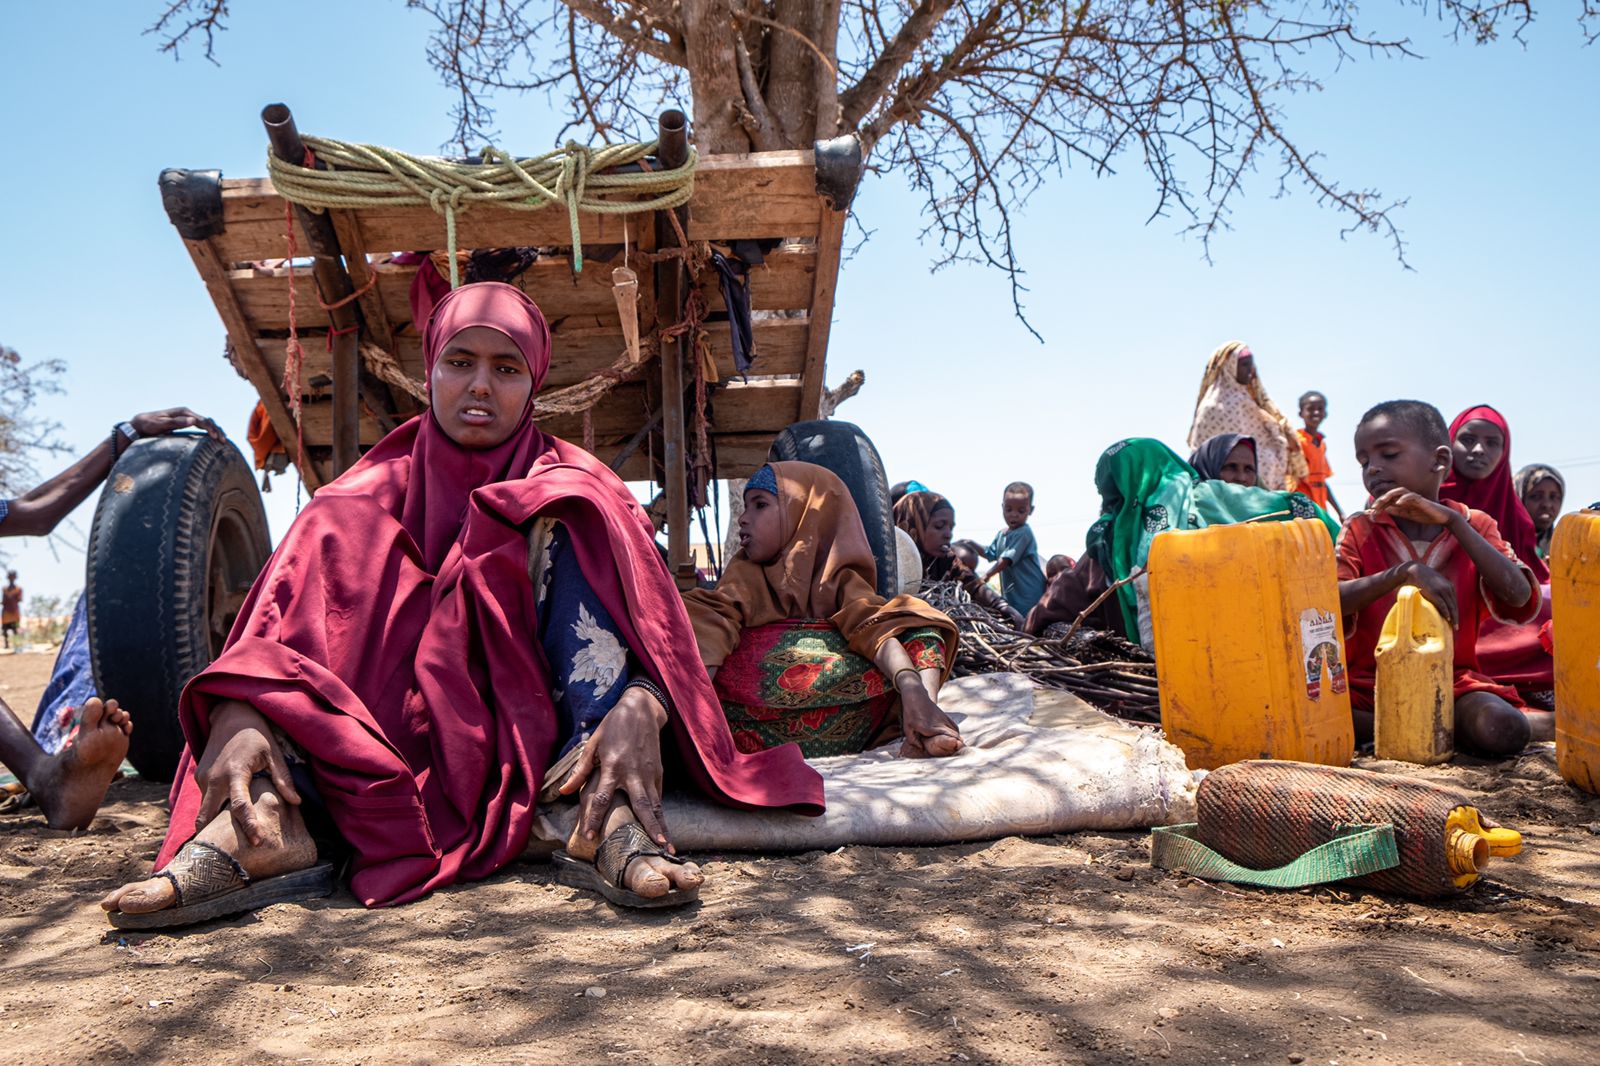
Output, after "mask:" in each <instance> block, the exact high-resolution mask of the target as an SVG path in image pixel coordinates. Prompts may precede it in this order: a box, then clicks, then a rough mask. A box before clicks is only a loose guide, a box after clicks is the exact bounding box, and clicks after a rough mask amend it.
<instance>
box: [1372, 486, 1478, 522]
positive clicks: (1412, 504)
mask: <svg viewBox="0 0 1600 1066" xmlns="http://www.w3.org/2000/svg"><path fill="white" fill-rule="evenodd" d="M1372 510H1373V511H1374V512H1375V513H1380V512H1383V511H1388V512H1389V513H1390V514H1392V515H1394V517H1396V518H1405V519H1409V520H1411V521H1413V522H1418V523H1421V524H1422V525H1425V526H1448V525H1450V524H1451V523H1452V522H1454V521H1455V520H1456V518H1457V517H1458V516H1457V514H1456V512H1455V511H1452V510H1451V509H1450V508H1448V507H1446V506H1445V505H1444V504H1442V503H1440V502H1439V501H1438V500H1430V499H1428V498H1427V497H1426V496H1420V495H1418V494H1417V493H1415V492H1412V491H1411V490H1410V489H1398V488H1397V489H1390V490H1389V491H1388V492H1386V493H1384V494H1383V495H1382V496H1379V497H1378V498H1377V499H1376V500H1375V501H1373V504H1372Z"/></svg>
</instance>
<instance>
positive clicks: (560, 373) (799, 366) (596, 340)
mask: <svg viewBox="0 0 1600 1066" xmlns="http://www.w3.org/2000/svg"><path fill="white" fill-rule="evenodd" d="M810 329H811V323H810V320H809V319H806V318H774V319H762V320H759V321H757V322H756V323H755V329H754V331H753V336H754V339H755V350H756V360H755V364H754V365H753V366H752V367H751V372H752V373H754V374H759V375H761V376H763V377H767V376H775V375H777V376H783V375H793V376H796V377H798V376H799V375H800V374H801V372H802V371H803V369H804V368H805V361H806V353H807V350H808V348H809V333H810ZM552 336H553V339H554V343H555V357H554V359H553V360H552V361H551V365H550V373H549V375H548V376H547V377H546V378H545V383H544V388H545V390H546V391H549V390H550V389H560V388H565V387H566V386H568V385H575V384H577V383H578V382H580V381H582V380H584V379H585V378H587V377H588V376H589V375H591V374H593V373H594V372H595V371H597V370H603V369H605V368H606V367H608V366H610V365H611V364H612V362H613V361H615V360H616V358H617V356H618V355H620V354H621V353H622V346H623V340H622V327H621V326H620V325H618V324H617V322H616V320H615V319H614V318H613V319H612V321H611V322H609V323H607V324H605V325H594V324H585V323H576V322H574V321H573V320H572V319H568V320H566V321H565V322H562V323H559V324H558V325H557V327H556V329H555V330H553V331H552ZM707 336H708V337H709V338H710V340H711V354H712V357H713V359H715V361H716V365H717V373H718V374H719V375H720V377H721V380H723V381H729V382H731V381H734V380H736V374H737V371H736V370H735V368H734V365H733V340H732V338H731V336H730V334H729V331H728V325H727V323H725V322H713V323H710V324H709V325H708V326H707ZM256 340H257V345H258V347H259V349H260V351H261V353H262V356H263V358H264V359H265V361H266V365H267V368H268V369H269V370H270V371H271V372H272V373H274V374H276V375H277V378H275V379H274V380H280V381H281V380H282V378H283V360H284V344H285V342H284V340H283V338H281V337H258V338H257V339H256ZM396 343H397V345H398V347H399V349H400V351H399V359H400V365H401V367H402V368H403V369H404V370H405V372H406V373H407V374H410V375H411V376H412V377H413V378H417V379H419V380H420V379H421V377H422V341H421V339H420V338H418V337H416V336H414V335H412V334H411V333H410V332H409V331H408V332H406V333H403V334H401V336H400V338H399V340H398V341H397V342H396ZM300 344H301V346H302V347H303V348H304V349H305V353H306V354H305V362H304V363H303V364H302V367H303V370H302V374H301V380H302V381H303V382H306V383H307V384H308V385H309V383H310V382H311V381H312V380H314V379H315V378H316V377H317V376H318V375H330V376H331V366H332V363H331V361H330V360H329V357H328V345H327V333H326V331H324V330H309V331H307V330H302V331H301V332H300ZM402 410H404V408H402Z"/></svg>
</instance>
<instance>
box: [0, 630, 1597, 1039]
mask: <svg viewBox="0 0 1600 1066" xmlns="http://www.w3.org/2000/svg"><path fill="white" fill-rule="evenodd" d="M33 658H39V659H46V658H47V657H44V656H37V657H35V656H0V696H4V697H5V699H6V700H7V701H8V702H9V703H10V704H11V705H12V706H13V707H16V708H19V709H20V708H30V709H31V707H32V706H33V700H35V699H36V698H37V692H38V690H39V688H40V687H42V685H43V680H44V677H43V673H41V672H38V671H30V670H29V668H30V667H32V666H34V665H35V664H33V663H32V662H31V661H25V660H32V659H33ZM1368 765H1373V766H1375V767H1376V768H1386V767H1384V766H1383V765H1382V764H1370V763H1369V764H1368ZM1421 776H1425V777H1429V778H1433V779H1436V780H1442V781H1449V782H1451V783H1453V784H1455V785H1458V786H1461V787H1463V788H1465V789H1467V790H1469V791H1471V792H1473V793H1474V794H1476V795H1479V796H1481V801H1482V807H1483V809H1484V810H1485V811H1486V812H1488V813H1489V814H1491V815H1492V816H1493V817H1495V818H1497V819H1499V820H1501V821H1502V822H1504V823H1505V824H1507V825H1510V826H1512V827H1514V828H1518V829H1521V830H1522V831H1523V833H1524V834H1525V836H1526V839H1527V849H1526V851H1525V852H1524V854H1523V855H1522V856H1521V857H1520V858H1518V859H1514V860H1510V861H1507V862H1504V863H1501V864H1497V865H1496V866H1495V868H1494V871H1493V874H1492V876H1490V877H1488V878H1486V879H1485V880H1484V881H1482V882H1480V883H1479V885H1478V886H1477V887H1476V888H1475V889H1474V890H1473V891H1472V892H1471V893H1470V894H1468V895H1467V896H1465V897H1464V898H1462V899H1459V900H1455V901H1452V902H1449V903H1443V904H1418V903H1411V902H1406V901H1402V900H1397V899H1390V898H1385V897H1382V896H1377V895H1372V894H1369V893H1363V892H1358V891H1336V890H1331V889H1326V888H1322V889H1315V890H1307V891H1299V892H1268V891H1256V890H1252V889H1245V888H1238V887H1235V886H1230V885H1213V884H1205V883H1203V882H1200V881H1197V880H1194V879H1192V878H1187V877H1182V876H1177V875H1172V874H1168V873H1165V872H1162V871H1158V870H1153V869H1151V867H1150V866H1149V862H1148V836H1147V834H1144V833H1083V834H1075V835H1071V836H1057V837H1049V838H1044V839H1019V838H1015V837H1013V838H1009V839H1005V840H998V841H994V842H992V843H986V844H969V845H961V846H953V847H945V848H907V849H886V848H844V849H842V850H840V851H836V852H830V853H821V852H813V853H810V854H803V855H793V856H783V857H754V856H743V855H733V854H729V855H712V856H703V857H701V858H702V859H703V860H706V859H708V860H709V861H706V863H705V866H706V870H707V874H708V884H707V887H706V890H705V892H704V899H703V901H702V902H701V903H700V904H699V905H698V906H695V907H692V908H690V909H686V910H682V911H678V912H675V913H671V912H669V913H656V914H643V915H641V914H638V913H628V912H622V911H618V910H616V909H614V908H612V907H611V906H609V905H607V904H605V903H603V902H601V901H599V900H597V899H595V898H594V897H590V896H586V895H582V894H579V893H577V892H576V891H574V890H571V889H567V888H564V887H559V886H557V885H555V884H554V883H553V882H552V881H551V879H550V877H549V876H548V868H546V867H543V866H539V865H518V866H513V867H511V868H509V869H507V870H506V871H504V872H502V873H501V874H500V875H499V876H497V877H494V878H491V879H490V880H488V881H485V882H481V883H478V884H474V885H465V886H459V887H457V888H453V889H450V890H448V891H443V892H438V893H435V894H434V895H433V896H431V897H429V898H427V899H425V900H423V901H421V902H419V903H414V904H411V905H409V906H405V907H400V908H397V909H394V910H381V911H369V910H365V909H363V908H362V907H361V906H359V905H358V904H357V903H356V902H355V901H354V900H353V899H352V898H351V897H350V896H349V895H348V894H344V893H341V894H338V895H335V896H333V897H331V898H329V899H326V900H322V901H318V902H315V903H311V904H309V905H286V906H276V907H271V908H268V909H266V910H264V911H262V912H260V913H259V914H256V915H254V916H248V917H243V918H238V919H234V920H231V921H224V922H217V923H212V924H210V925H207V926H201V927H198V928H197V929H194V930H190V931H183V932H179V933H177V934H175V935H151V934H141V935H137V936H129V935H122V934H118V933H116V932H115V931H112V930H110V929H109V927H108V926H107V925H106V924H105V920H104V918H103V916H102V915H101V913H100V911H99V910H98V908H97V907H96V906H95V901H96V900H97V899H98V898H99V896H100V895H101V894H102V893H104V892H106V891H107V890H108V889H110V888H112V887H114V886H115V885H117V884H119V883H121V882H123V881H125V880H128V879H130V878H133V877H136V876H142V875H143V873H144V872H145V871H146V869H147V868H148V864H149V862H150V861H151V859H152V858H153V856H154V854H155V849H156V845H157V842H158V840H159V838H160V836H161V832H162V828H163V826H164V823H165V815H164V812H163V810H162V801H163V799H164V789H163V788H162V787H160V786H158V785H154V784H151V783H148V782H144V781H139V780H125V781H120V782H118V783H116V784H114V785H113V786H112V789H111V793H110V796H109V797H108V802H107V805H106V807H105V809H104V810H103V812H102V817H101V818H100V819H99V820H97V821H96V823H95V824H94V826H93V827H92V828H91V829H90V830H89V831H88V832H86V833H81V834H77V835H71V834H66V833H58V832H52V831H50V830H48V829H46V828H45V827H44V824H43V821H42V819H40V818H39V817H38V816H37V814H29V813H22V814H17V815H11V816H5V817H0V883H3V886H4V887H3V890H0V988H3V989H4V992H3V994H0V1040H3V1042H4V1046H5V1048H6V1050H7V1052H8V1057H9V1058H11V1059H13V1060H14V1061H20V1062H78V1061H86V1060H96V1061H120V1060H125V1059H155V1058H161V1059H176V1060H182V1061H186V1062H246V1061H252V1062H256V1061H264V1060H285V1061H301V1062H305V1061H313V1060H314V1061H323V1062H335V1063H360V1062H424V1061H425V1062H433V1061H446V1060H448V1061H466V1062H478V1061H484V1062H488V1061H528V1062H554V1061H561V1060H566V1061H577V1062H607V1061H617V1060H620V1061H624V1062H629V1063H645V1062H651V1063H653V1062H662V1063H675V1064H679V1063H684V1062H712V1063H720V1062H728V1063H734V1062H737V1063H747V1062H793V1061H822V1062H858V1061H862V1062H893V1063H900V1062H907V1063H910V1062H930V1061H947V1062H951V1061H953V1062H996V1063H1035V1062H1038V1061H1051V1062H1094V1063H1100V1062H1123V1061H1129V1062H1131V1061H1143V1060H1149V1059H1164V1060H1168V1061H1172V1062H1179V1063H1191V1062H1192V1063H1200V1062H1204V1063H1225V1062H1233V1063H1242V1062H1250V1063H1257V1062H1265V1063H1301V1062H1304V1063H1311V1064H1314V1066H1322V1064H1328V1066H1345V1064H1350V1063H1368V1062H1375V1063H1416V1064H1436V1063H1508V1064H1526V1063H1532V1064H1544V1066H1567V1064H1572V1066H1577V1064H1591V1063H1594V1062H1596V1061H1597V1057H1600V1052H1597V1050H1596V1049H1597V1048H1600V1038H1597V1030H1600V799H1596V798H1594V797H1589V796H1585V795H1583V794H1582V793H1579V792H1577V791H1576V790H1573V789H1571V788H1568V787H1567V786H1566V785H1565V784H1563V783H1562V782H1561V780H1560V778H1559V777H1558V776H1557V775H1556V773H1555V771H1554V766H1553V756H1552V754H1551V752H1550V751H1548V750H1536V751H1533V752H1531V753H1529V754H1526V755H1524V756H1523V757H1522V758H1520V759H1517V760H1515V761H1513V762H1510V763H1506V764H1503V765H1500V766H1483V765H1454V766H1447V767H1442V768H1439V769H1436V770H1427V771H1423V772H1422V774H1421Z"/></svg>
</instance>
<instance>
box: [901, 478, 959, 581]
mask: <svg viewBox="0 0 1600 1066" xmlns="http://www.w3.org/2000/svg"><path fill="white" fill-rule="evenodd" d="M940 511H949V512H950V517H951V519H952V520H953V519H954V518H955V513H956V509H955V506H954V505H953V504H952V503H951V502H950V501H949V500H947V499H945V498H944V497H943V496H941V495H939V494H938V493H937V492H931V491H929V490H927V489H920V490H918V491H915V492H908V493H906V494H905V495H904V496H902V497H900V501H899V502H898V503H896V504H895V505H894V524H895V525H897V526H899V527H900V528H901V529H903V530H905V531H906V532H907V533H909V534H911V539H912V540H913V541H914V542H915V543H916V545H917V554H918V555H920V556H921V557H922V573H923V575H924V576H926V577H930V578H933V579H935V580H938V579H940V578H942V577H943V576H944V574H945V573H948V571H949V569H950V564H951V563H952V562H953V561H954V559H955V557H954V556H953V555H951V554H950V553H949V552H945V554H944V555H929V554H928V551H927V549H926V548H924V547H923V546H922V535H923V534H924V533H926V532H927V530H928V527H929V526H931V525H932V524H933V516H934V515H936V514H938V513H939V512H940ZM936 571H937V573H936Z"/></svg>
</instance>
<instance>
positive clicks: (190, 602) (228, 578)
mask: <svg viewBox="0 0 1600 1066" xmlns="http://www.w3.org/2000/svg"><path fill="white" fill-rule="evenodd" d="M271 551H272V541H271V537H270V536H269V534H268V532H267V512H266V510H265V508H263V507H262V505H261V494H260V492H259V491H258V490H257V488H256V483H255V478H254V476H253V475H252V474H251V472H250V467H249V466H248V465H247V464H246V463H245V460H244V456H242V455H240V454H239V449H238V448H236V447H234V446H233V445H232V444H230V443H228V442H225V441H215V440H212V439H211V438H210V437H207V436H203V435H192V434H174V435H172V436H166V437H151V438H148V439H145V440H140V441H135V442H134V443H133V444H132V445H131V446H130V447H129V448H128V450H127V451H126V452H124V453H123V455H122V458H121V459H120V460H118V462H117V465H116V466H115V467H113V468H112V470H111V475H110V477H109V478H107V480H106V486H105V488H104V489H103V490H102V491H101V493H100V502H99V505H98V506H97V507H96V508H95V512H94V527H93V528H92V529H91V530H90V532H89V558H88V566H87V573H86V574H85V579H84V580H85V588H86V590H87V603H88V612H89V619H88V621H89V649H90V660H91V662H92V663H93V665H94V681H95V688H96V689H97V690H98V691H99V693H100V695H101V696H102V697H103V698H107V699H110V698H115V699H116V700H117V702H118V703H120V704H121V705H122V706H123V707H124V708H126V709H127V711H128V713H129V714H131V715H132V716H133V736H132V738H131V740H130V743H129V746H128V761H129V762H131V763H133V765H134V768H135V769H137V770H138V771H139V773H140V774H141V775H142V776H144V777H148V778H151V779H153V780H157V781H170V780H171V779H172V775H173V774H174V773H175V772H176V771H177V768H178V757H179V755H181V754H182V752H183V732H182V730H181V729H180V728H179V727H178V697H179V696H180V695H182V693H183V686H184V685H185V684H187V683H188V681H189V679H190V678H191V677H193V676H194V675H195V674H196V673H198V672H199V671H200V670H201V669H202V668H203V667H205V666H206V665H207V664H208V663H210V662H211V660H212V659H214V658H215V657H216V655H217V653H218V652H219V651H221V648H222V644H223V641H225V640H226V639H227V636H228V631H229V630H230V629H231V628H232V626H233V620H234V618H235V617H236V616H237V615H238V612H239V607H240V605H241V604H242V603H243V601H244V598H245V596H246V595H247V594H248V593H249V591H250V586H251V584H252V583H253V582H254V581H255V579H256V575H257V574H259V573H260V572H261V568H262V567H263V566H264V565H265V564H266V561H267V557H268V556H269V555H270V554H271Z"/></svg>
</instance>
